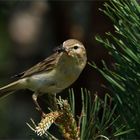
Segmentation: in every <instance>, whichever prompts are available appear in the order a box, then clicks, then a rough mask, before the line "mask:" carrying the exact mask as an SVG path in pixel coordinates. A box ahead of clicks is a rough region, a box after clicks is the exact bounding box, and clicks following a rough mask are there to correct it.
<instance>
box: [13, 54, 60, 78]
mask: <svg viewBox="0 0 140 140" xmlns="http://www.w3.org/2000/svg"><path fill="white" fill-rule="evenodd" d="M60 55H61V53H58V52H56V53H54V54H52V55H51V56H50V57H48V58H46V59H44V60H43V61H41V62H39V63H38V64H36V65H34V66H33V67H31V68H30V69H28V70H26V71H24V72H22V73H19V74H18V75H15V76H14V77H19V78H25V77H28V76H31V75H34V74H37V73H41V72H44V71H50V70H52V69H53V68H54V67H55V66H56V64H57V62H58V59H59V56H60Z"/></svg>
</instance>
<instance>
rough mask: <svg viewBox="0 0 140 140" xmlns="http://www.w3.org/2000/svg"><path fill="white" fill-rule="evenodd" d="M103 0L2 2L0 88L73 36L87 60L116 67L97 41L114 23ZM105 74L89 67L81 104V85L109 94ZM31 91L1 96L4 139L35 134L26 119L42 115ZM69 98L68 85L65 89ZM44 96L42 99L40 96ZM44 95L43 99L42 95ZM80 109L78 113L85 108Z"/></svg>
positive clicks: (81, 79)
mask: <svg viewBox="0 0 140 140" xmlns="http://www.w3.org/2000/svg"><path fill="white" fill-rule="evenodd" d="M104 2H105V1H104V0H90V1H87V0H76V1H51V0H50V1H49V0H46V1H45V0H38V1H31V0H30V1H28V0H22V1H10V0H9V1H1V2H0V86H4V85H5V84H7V83H9V82H12V81H14V80H15V79H12V78H11V77H12V76H13V75H15V74H18V73H20V72H22V71H24V70H26V69H28V68H30V67H31V66H33V65H34V64H36V63H37V62H39V61H41V60H43V59H45V58H46V57H47V56H49V55H50V54H51V53H53V51H52V50H53V48H55V47H56V46H58V45H60V44H62V42H63V41H65V40H66V39H69V38H75V39H78V40H80V41H82V42H83V44H84V45H85V47H86V49H87V54H88V61H94V62H95V63H96V64H97V65H98V66H99V67H102V64H101V60H102V59H104V60H105V61H106V63H107V64H108V65H109V66H111V63H112V59H111V58H110V56H109V55H108V52H107V51H106V50H105V48H103V47H101V46H100V44H98V43H97V42H96V41H95V35H100V36H105V32H107V31H111V32H113V27H112V23H111V21H110V20H109V19H108V18H107V17H106V16H105V15H103V13H102V12H100V11H99V8H103V3H104ZM103 84H105V82H104V79H103V78H102V77H101V75H100V74H99V73H98V72H97V71H95V70H94V69H93V68H91V67H90V66H89V65H87V66H86V68H85V69H84V71H83V72H82V74H81V75H80V77H79V79H78V80H77V81H76V82H75V83H74V84H73V85H72V86H71V87H73V88H74V91H75V95H76V102H77V104H78V103H80V100H79V99H80V98H79V97H80V88H81V87H83V88H87V89H88V90H90V91H91V94H93V95H94V94H95V93H98V94H99V95H100V96H102V95H104V93H106V92H107V91H106V89H104V88H103V87H102V85H103ZM31 95H32V92H30V91H28V90H26V91H18V92H16V93H15V94H13V95H11V96H9V97H7V98H4V99H2V100H0V139H8V138H10V139H19V138H26V139H27V138H28V139H31V138H35V137H36V135H34V133H33V132H32V131H31V130H30V129H29V128H28V127H27V125H26V122H29V121H30V118H31V117H32V118H33V119H34V120H38V121H39V119H40V114H39V113H38V112H37V111H36V109H35V105H34V103H33V101H32V97H31ZM61 95H62V96H63V98H66V97H67V96H68V89H66V90H65V91H63V92H62V93H61ZM41 98H42V97H41ZM41 98H40V99H39V100H40V102H41V103H42V102H43V100H44V98H43V99H41ZM76 107H77V112H78V111H80V107H79V106H76Z"/></svg>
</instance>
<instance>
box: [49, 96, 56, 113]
mask: <svg viewBox="0 0 140 140" xmlns="http://www.w3.org/2000/svg"><path fill="white" fill-rule="evenodd" d="M48 98H49V99H48V103H49V107H50V108H51V109H52V110H53V111H55V110H58V106H57V99H56V94H49V96H48Z"/></svg>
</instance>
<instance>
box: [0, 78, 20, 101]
mask: <svg viewBox="0 0 140 140" xmlns="http://www.w3.org/2000/svg"><path fill="white" fill-rule="evenodd" d="M19 89H21V84H20V81H19V80H18V81H15V82H13V83H11V84H8V85H6V86H4V87H2V88H0V99H1V98H4V97H6V96H8V95H10V94H11V93H13V92H14V91H16V90H19Z"/></svg>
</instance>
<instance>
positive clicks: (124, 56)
mask: <svg viewBox="0 0 140 140" xmlns="http://www.w3.org/2000/svg"><path fill="white" fill-rule="evenodd" d="M109 2H110V3H105V4H104V6H105V10H101V9H100V10H101V11H102V12H104V13H105V14H106V15H107V16H108V17H109V18H110V19H111V20H112V21H113V23H114V29H115V34H114V35H113V34H112V33H106V35H107V36H108V38H109V39H108V38H105V39H103V38H101V37H99V36H96V40H97V41H98V42H100V43H101V44H103V46H104V47H105V48H107V49H108V51H109V54H110V55H112V57H113V58H114V60H115V64H114V65H115V68H114V70H113V71H112V70H110V69H108V68H107V66H106V65H105V64H104V69H102V70H101V69H98V67H97V66H96V65H95V64H94V63H92V64H91V65H92V66H93V67H94V68H96V69H98V70H99V71H100V73H101V74H102V75H103V76H104V77H105V78H106V80H107V81H108V82H109V87H110V91H111V92H112V96H114V99H115V101H116V102H118V108H117V110H118V112H119V114H121V115H122V116H123V117H124V121H126V122H127V124H128V126H129V128H134V129H135V133H133V135H131V136H130V137H129V138H140V133H139V130H140V121H139V117H140V108H139V107H140V101H139V99H140V28H139V27H140V14H139V13H140V6H139V4H138V3H137V1H136V0H129V1H128V0H109Z"/></svg>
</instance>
